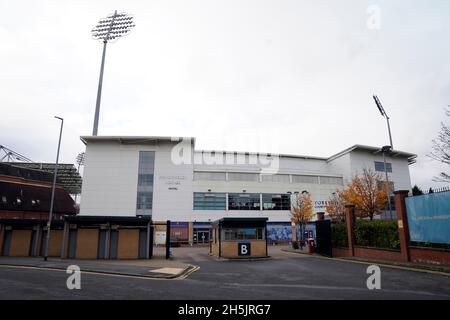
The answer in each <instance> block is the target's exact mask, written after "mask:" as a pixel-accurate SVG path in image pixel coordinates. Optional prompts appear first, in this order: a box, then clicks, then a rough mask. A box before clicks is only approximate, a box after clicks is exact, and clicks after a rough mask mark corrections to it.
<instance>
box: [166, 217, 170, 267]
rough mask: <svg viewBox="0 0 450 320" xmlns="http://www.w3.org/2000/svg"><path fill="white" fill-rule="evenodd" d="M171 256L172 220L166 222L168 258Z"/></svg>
mask: <svg viewBox="0 0 450 320" xmlns="http://www.w3.org/2000/svg"><path fill="white" fill-rule="evenodd" d="M169 258H170V220H167V224H166V259H169Z"/></svg>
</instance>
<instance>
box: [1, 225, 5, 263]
mask: <svg viewBox="0 0 450 320" xmlns="http://www.w3.org/2000/svg"><path fill="white" fill-rule="evenodd" d="M4 238H5V226H4V225H2V224H0V256H1V255H2V254H3V239H4Z"/></svg>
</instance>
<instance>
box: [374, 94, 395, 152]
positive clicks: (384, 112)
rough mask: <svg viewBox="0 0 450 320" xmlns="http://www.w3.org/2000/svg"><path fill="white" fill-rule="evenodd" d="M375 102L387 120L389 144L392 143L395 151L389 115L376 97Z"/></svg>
mask: <svg viewBox="0 0 450 320" xmlns="http://www.w3.org/2000/svg"><path fill="white" fill-rule="evenodd" d="M373 100H375V104H376V105H377V107H378V110H380V113H381V115H382V116H383V117H385V118H386V121H387V127H388V132H389V142H390V143H391V149H392V150H394V145H393V144H392V135H391V126H390V125H389V116H388V115H387V113H386V111H385V110H384V108H383V105H382V104H381V101H380V99H378V97H377V96H376V95H374V96H373Z"/></svg>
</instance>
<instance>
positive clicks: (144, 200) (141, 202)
mask: <svg viewBox="0 0 450 320" xmlns="http://www.w3.org/2000/svg"><path fill="white" fill-rule="evenodd" d="M152 198H153V192H138V194H137V205H136V209H137V210H139V209H141V210H146V209H151V208H152Z"/></svg>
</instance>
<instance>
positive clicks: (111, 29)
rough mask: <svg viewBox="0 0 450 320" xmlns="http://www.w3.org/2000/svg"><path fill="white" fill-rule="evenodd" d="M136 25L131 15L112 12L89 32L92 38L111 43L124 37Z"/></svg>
mask: <svg viewBox="0 0 450 320" xmlns="http://www.w3.org/2000/svg"><path fill="white" fill-rule="evenodd" d="M135 26H136V25H135V24H134V18H133V16H132V15H130V14H127V13H125V12H122V13H117V11H116V12H114V13H113V14H110V15H109V16H107V17H106V18H102V19H100V21H99V22H98V23H97V25H96V26H95V27H94V28H93V29H92V30H91V34H92V37H93V38H94V39H95V40H100V41H102V42H111V41H115V40H117V39H119V38H120V37H123V36H126V35H127V34H129V33H130V32H131V29H133V28H134V27H135Z"/></svg>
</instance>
